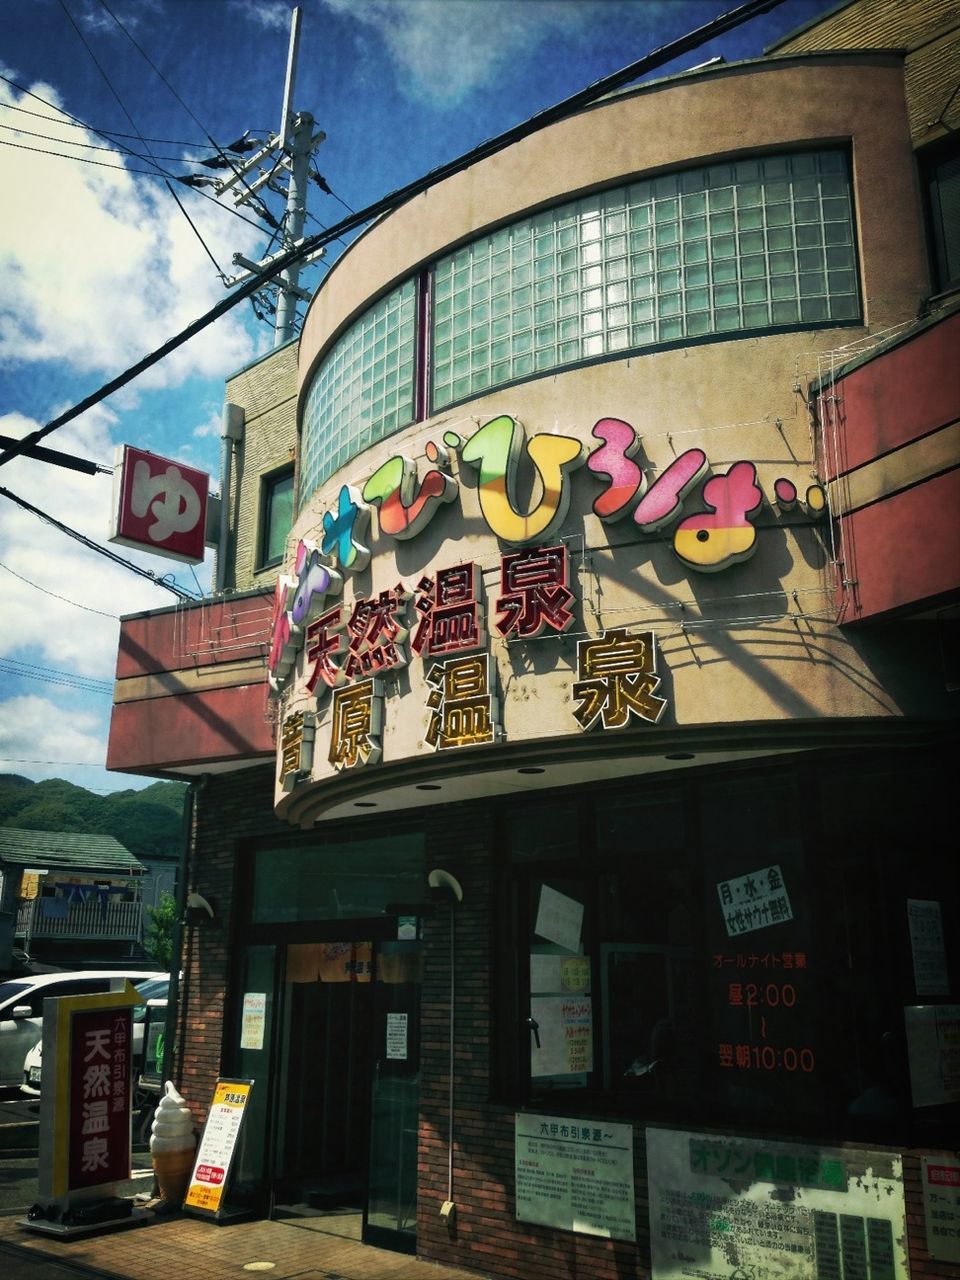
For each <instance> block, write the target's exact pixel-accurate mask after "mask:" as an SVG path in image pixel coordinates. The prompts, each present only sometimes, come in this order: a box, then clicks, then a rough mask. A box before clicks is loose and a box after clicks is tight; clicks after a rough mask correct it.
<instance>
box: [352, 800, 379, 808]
mask: <svg viewBox="0 0 960 1280" xmlns="http://www.w3.org/2000/svg"><path fill="white" fill-rule="evenodd" d="M353 807H354V808H355V809H375V808H376V807H377V802H376V800H354V802H353Z"/></svg>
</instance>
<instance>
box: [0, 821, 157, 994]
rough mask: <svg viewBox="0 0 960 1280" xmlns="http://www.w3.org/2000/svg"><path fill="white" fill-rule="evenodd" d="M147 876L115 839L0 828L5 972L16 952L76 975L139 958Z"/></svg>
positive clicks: (1, 964)
mask: <svg viewBox="0 0 960 1280" xmlns="http://www.w3.org/2000/svg"><path fill="white" fill-rule="evenodd" d="M146 871H147V868H146V867H145V866H144V865H143V863H142V862H140V861H138V859H136V858H135V857H134V856H133V854H132V853H130V851H129V850H128V849H125V848H124V846H123V845H122V844H121V843H120V842H119V841H118V840H115V839H114V838H113V836H105V835H87V834H83V833H78V832H64V831H28V830H23V829H20V828H17V827H0V917H2V919H3V920H4V921H5V922H8V923H7V925H6V929H5V932H6V935H7V936H6V948H5V952H4V953H2V954H0V969H2V970H3V971H4V972H9V971H10V970H11V967H12V966H13V961H14V953H15V952H20V953H22V954H23V955H25V956H27V957H29V958H32V959H33V960H36V961H38V962H40V963H42V964H47V965H53V966H56V965H59V966H61V967H62V968H76V969H84V968H90V967H96V966H98V965H104V964H109V963H110V962H112V961H115V960H119V959H127V958H129V957H131V956H141V955H142V954H143V953H142V948H141V945H140V944H141V941H142V932H143V919H142V913H143V900H142V892H141V888H142V882H143V878H144V876H145V875H146Z"/></svg>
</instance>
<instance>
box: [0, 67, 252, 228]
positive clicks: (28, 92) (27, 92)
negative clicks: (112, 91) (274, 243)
mask: <svg viewBox="0 0 960 1280" xmlns="http://www.w3.org/2000/svg"><path fill="white" fill-rule="evenodd" d="M0 80H2V81H3V82H4V83H5V84H8V85H10V86H11V88H13V89H16V90H17V92H18V93H22V94H23V95H24V96H25V97H30V98H36V100H37V102H42V103H43V105H44V106H45V107H50V109H51V110H52V111H56V112H58V113H59V115H60V116H61V117H62V118H63V123H65V124H73V125H76V126H77V127H78V128H81V129H86V130H87V131H88V132H89V133H95V134H96V135H97V136H98V137H103V138H108V139H109V138H110V137H111V136H116V137H124V136H126V135H124V134H115V135H111V134H110V133H109V132H105V131H104V130H102V129H96V128H94V126H93V125H90V124H87V123H86V122H85V121H83V120H81V119H79V117H78V116H74V115H71V113H70V112H69V111H65V110H63V109H62V108H60V107H58V106H56V105H55V104H54V103H52V102H48V101H47V99H46V98H43V97H41V95H40V94H39V93H34V91H33V90H32V89H27V88H25V87H24V86H23V85H22V84H18V83H17V81H16V80H11V79H10V77H9V76H5V75H4V74H3V73H2V72H0ZM0 105H7V104H0ZM15 110H22V108H19V107H18V108H15ZM43 118H44V119H47V118H48V117H43ZM0 146H7V147H16V148H17V149H18V150H20V151H34V152H36V153H37V154H39V155H45V156H47V155H50V156H55V157H56V158H58V159H62V160H77V161H79V162H81V163H83V164H93V165H98V166H100V167H101V168H103V169H124V170H125V171H126V172H127V173H139V174H143V175H144V176H145V177H148V178H169V179H170V180H171V181H173V182H182V183H184V184H186V185H188V186H191V190H194V191H195V192H196V194H197V195H199V196H202V197H203V199H204V200H210V201H211V202H212V203H213V204H214V205H216V207H217V208H218V209H222V210H223V211H224V212H225V213H229V214H232V215H233V217H235V218H239V219H240V221H241V222H245V223H246V224H247V226H248V227H254V228H255V229H256V230H257V231H259V232H261V233H262V232H263V227H262V226H261V225H260V223H259V222H254V220H253V219H252V218H248V217H246V215H245V214H242V213H241V212H240V210H239V209H232V208H231V207H230V206H229V205H227V204H221V202H220V201H219V200H218V199H217V198H216V196H211V195H208V194H207V192H206V191H201V190H200V189H199V188H196V187H193V186H192V185H191V184H190V183H189V181H188V179H189V176H190V175H187V177H184V176H183V175H181V174H176V173H168V172H167V170H165V169H163V168H161V167H160V165H157V170H158V171H159V172H154V171H153V170H152V169H131V168H129V167H128V166H127V165H116V164H107V162H106V161H105V160H90V159H87V158H86V157H85V156H74V155H69V154H67V153H65V152H58V151H45V150H43V149H42V148H40V147H28V146H25V145H23V144H20V143H16V142H0ZM116 150H117V152H118V154H124V155H130V156H134V157H136V158H137V159H142V157H141V156H140V153H139V152H137V151H134V150H133V149H132V148H130V147H125V146H123V145H122V144H120V143H118V144H117V147H116Z"/></svg>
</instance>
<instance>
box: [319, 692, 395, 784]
mask: <svg viewBox="0 0 960 1280" xmlns="http://www.w3.org/2000/svg"><path fill="white" fill-rule="evenodd" d="M331 721H332V724H331V729H330V752H329V755H328V759H329V761H330V763H331V764H332V765H333V767H334V768H335V769H337V770H338V771H339V770H340V769H353V768H354V767H355V766H356V765H358V764H376V763H377V761H378V760H379V759H380V756H381V754H382V748H381V745H380V730H381V728H382V727H383V685H382V684H381V682H380V681H379V680H361V681H359V682H358V683H357V684H352V685H348V686H347V687H346V688H344V689H337V690H336V691H335V692H334V695H333V714H332V716H331Z"/></svg>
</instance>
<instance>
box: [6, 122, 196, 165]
mask: <svg viewBox="0 0 960 1280" xmlns="http://www.w3.org/2000/svg"><path fill="white" fill-rule="evenodd" d="M0 129H9V130H10V131H11V132H12V133H15V134H16V135H17V136H18V137H20V138H40V139H42V141H44V142H59V143H60V145H61V146H64V147H84V148H85V149H86V150H87V151H111V152H113V154H114V155H116V152H117V146H116V143H112V144H111V145H110V146H103V147H101V146H98V145H97V143H95V142H72V141H71V140H70V139H69V138H58V137H56V135H55V134H52V133H37V132H36V131H35V130H34V129H21V127H20V126H19V125H18V124H0ZM127 155H131V156H138V158H139V159H141V160H146V159H147V157H146V156H144V155H141V154H140V152H138V151H134V150H133V149H132V148H131V149H129V150H128V151H127ZM81 158H82V157H81ZM150 159H151V160H172V161H174V162H175V163H176V164H183V163H184V159H183V157H182V156H155V155H153V154H151V155H150ZM200 163H201V164H202V163H203V161H202V160H201V161H200Z"/></svg>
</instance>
